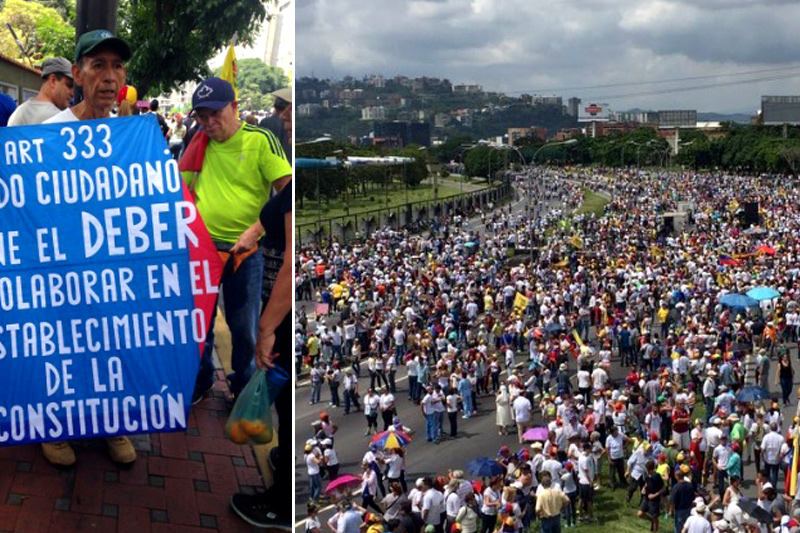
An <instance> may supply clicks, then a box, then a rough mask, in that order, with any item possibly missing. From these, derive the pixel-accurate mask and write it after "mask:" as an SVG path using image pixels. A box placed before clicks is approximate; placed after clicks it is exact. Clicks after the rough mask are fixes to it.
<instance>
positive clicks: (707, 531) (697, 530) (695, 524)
mask: <svg viewBox="0 0 800 533" xmlns="http://www.w3.org/2000/svg"><path fill="white" fill-rule="evenodd" d="M703 510H705V506H703ZM712 531H713V530H712V528H711V522H709V521H708V519H706V517H705V516H704V514H702V513H699V512H697V511H695V510H692V514H691V515H690V516H689V518H687V519H686V522H684V523H683V529H682V530H681V533H712Z"/></svg>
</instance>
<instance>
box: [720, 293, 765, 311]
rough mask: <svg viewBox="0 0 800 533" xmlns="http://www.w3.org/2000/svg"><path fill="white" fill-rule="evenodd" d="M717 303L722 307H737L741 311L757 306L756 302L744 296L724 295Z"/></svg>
mask: <svg viewBox="0 0 800 533" xmlns="http://www.w3.org/2000/svg"><path fill="white" fill-rule="evenodd" d="M719 302H720V303H721V304H722V305H727V306H728V307H738V308H742V309H744V308H745V307H753V306H755V305H758V300H754V299H753V298H750V297H749V296H745V295H744V294H726V295H725V296H723V297H722V298H720V299H719Z"/></svg>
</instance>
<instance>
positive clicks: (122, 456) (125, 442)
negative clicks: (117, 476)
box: [106, 437, 136, 465]
mask: <svg viewBox="0 0 800 533" xmlns="http://www.w3.org/2000/svg"><path fill="white" fill-rule="evenodd" d="M106 444H108V454H109V455H110V456H111V460H112V461H114V462H115V463H120V464H124V465H128V464H131V463H133V462H134V461H136V449H135V448H134V447H133V444H131V440H130V439H129V438H128V437H111V438H108V439H106Z"/></svg>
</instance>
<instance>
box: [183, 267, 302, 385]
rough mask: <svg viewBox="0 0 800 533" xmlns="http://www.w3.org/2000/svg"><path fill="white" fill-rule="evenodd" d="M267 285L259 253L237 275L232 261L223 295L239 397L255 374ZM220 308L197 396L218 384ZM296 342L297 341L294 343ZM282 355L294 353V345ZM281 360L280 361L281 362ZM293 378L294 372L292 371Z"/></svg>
mask: <svg viewBox="0 0 800 533" xmlns="http://www.w3.org/2000/svg"><path fill="white" fill-rule="evenodd" d="M263 281H264V256H263V254H262V253H261V252H260V251H256V252H255V253H254V254H252V255H250V256H249V257H248V258H247V259H245V260H244V261H242V263H241V264H240V265H239V268H238V269H237V270H236V272H234V271H233V261H229V262H228V264H227V265H226V266H225V269H224V270H223V273H222V280H221V281H220V284H221V285H222V288H221V290H222V295H223V304H224V306H225V321H226V322H227V323H228V329H230V332H231V359H232V361H231V363H232V365H231V366H232V367H233V375H232V376H231V384H230V385H231V393H233V395H234V396H237V395H238V394H239V392H241V390H242V389H243V388H244V386H245V385H247V382H248V381H249V380H250V376H252V375H253V371H254V370H255V366H256V365H255V358H254V355H255V350H256V338H257V336H258V319H259V315H260V311H261V286H262V284H263ZM216 315H217V306H216V304H215V305H214V311H213V313H212V316H211V324H210V325H209V327H208V335H207V336H206V342H205V347H204V349H203V355H202V357H201V358H200V368H199V370H198V372H197V382H196V383H195V391H196V392H205V391H206V390H208V389H209V388H210V387H211V386H212V385H213V384H214V379H215V375H214V361H213V360H212V352H213V351H214V321H215V320H216ZM292 340H293V339H292ZM289 350H290V351H286V352H282V354H284V353H285V354H287V355H288V354H290V353H294V349H293V347H292V345H291V344H290V345H289ZM279 359H280V358H279ZM289 372H290V375H291V369H289Z"/></svg>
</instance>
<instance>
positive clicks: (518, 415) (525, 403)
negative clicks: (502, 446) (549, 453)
mask: <svg viewBox="0 0 800 533" xmlns="http://www.w3.org/2000/svg"><path fill="white" fill-rule="evenodd" d="M511 408H512V411H513V412H514V420H515V421H516V423H517V434H518V437H519V443H520V444H522V443H523V442H524V441H523V439H522V434H523V433H525V430H526V429H528V427H529V426H530V420H531V409H532V408H533V406H532V405H531V402H530V400H528V399H527V398H526V397H525V396H523V395H519V396H517V397H516V399H515V400H514V401H513V402H512V403H511ZM554 479H556V478H554Z"/></svg>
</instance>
